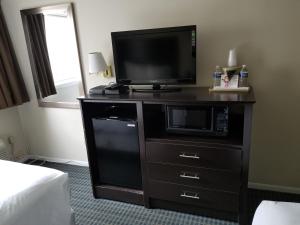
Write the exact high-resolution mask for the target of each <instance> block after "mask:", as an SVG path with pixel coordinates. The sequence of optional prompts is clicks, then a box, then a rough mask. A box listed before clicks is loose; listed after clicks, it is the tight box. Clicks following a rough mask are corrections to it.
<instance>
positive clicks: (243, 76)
mask: <svg viewBox="0 0 300 225" xmlns="http://www.w3.org/2000/svg"><path fill="white" fill-rule="evenodd" d="M239 87H248V69H247V66H246V65H243V67H242V69H241V72H240V78H239Z"/></svg>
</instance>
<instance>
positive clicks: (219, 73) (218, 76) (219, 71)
mask: <svg viewBox="0 0 300 225" xmlns="http://www.w3.org/2000/svg"><path fill="white" fill-rule="evenodd" d="M221 76H222V69H221V67H220V66H216V70H215V72H214V74H213V80H214V84H213V85H214V87H220V86H221Z"/></svg>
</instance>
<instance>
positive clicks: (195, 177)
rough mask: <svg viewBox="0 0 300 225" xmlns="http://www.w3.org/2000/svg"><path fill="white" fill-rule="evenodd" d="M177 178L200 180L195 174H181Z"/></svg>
mask: <svg viewBox="0 0 300 225" xmlns="http://www.w3.org/2000/svg"><path fill="white" fill-rule="evenodd" d="M179 176H180V177H182V178H188V179H195V180H199V179H200V177H199V176H198V175H197V174H195V175H188V174H186V173H182V174H180V175H179Z"/></svg>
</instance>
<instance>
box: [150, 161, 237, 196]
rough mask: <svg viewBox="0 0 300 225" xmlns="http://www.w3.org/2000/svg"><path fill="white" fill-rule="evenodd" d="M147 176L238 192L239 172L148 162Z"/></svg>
mask: <svg viewBox="0 0 300 225" xmlns="http://www.w3.org/2000/svg"><path fill="white" fill-rule="evenodd" d="M147 169H148V176H149V179H151V180H157V181H165V182H171V183H177V184H182V185H188V186H194V187H202V188H211V189H216V190H221V191H229V192H233V193H239V191H240V187H241V181H240V173H237V172H235V173H234V172H228V171H223V170H212V169H205V168H197V167H188V166H174V165H163V164H159V163H148V164H147Z"/></svg>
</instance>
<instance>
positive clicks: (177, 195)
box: [149, 181, 239, 212]
mask: <svg viewBox="0 0 300 225" xmlns="http://www.w3.org/2000/svg"><path fill="white" fill-rule="evenodd" d="M149 190H150V191H149V192H150V193H149V194H150V197H152V198H156V199H163V200H168V201H174V202H178V203H182V204H187V205H196V206H200V207H205V208H210V209H218V210H224V211H229V212H238V208H239V203H238V199H239V195H238V194H233V193H229V192H221V191H215V190H210V189H201V188H195V187H191V186H184V185H177V184H172V183H166V182H159V181H150V182H149Z"/></svg>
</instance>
